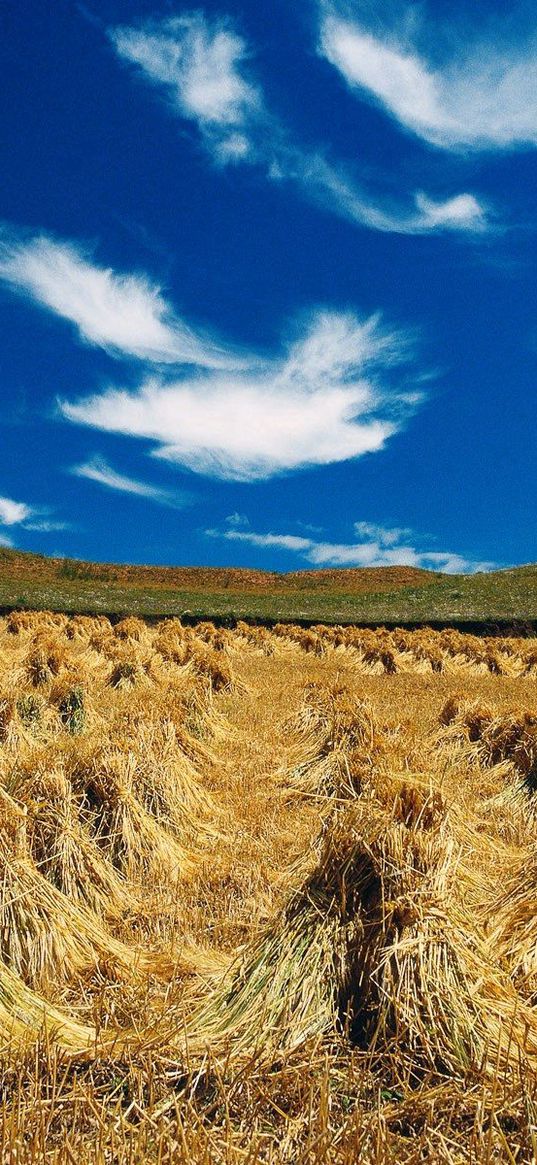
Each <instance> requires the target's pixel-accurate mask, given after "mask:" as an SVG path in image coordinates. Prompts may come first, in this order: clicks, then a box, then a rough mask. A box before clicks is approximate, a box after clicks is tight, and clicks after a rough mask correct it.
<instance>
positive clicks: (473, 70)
mask: <svg viewBox="0 0 537 1165" xmlns="http://www.w3.org/2000/svg"><path fill="white" fill-rule="evenodd" d="M386 10H387V9H386V4H381V5H380V9H379V11H376V13H375V17H376V19H375V26H374V29H373V30H372V28H371V26H370V25H369V24H368V22H367V19H364V20H360V19H359V18H358V17H357V16H356V15H354V13H356V6H355V7H354V8H350V10H349V6H348V5H345V6H343V5H342V4H338V3H337V2H335V3H334V2H331V0H325V2H321V4H320V35H319V52H320V54H321V55H322V56H323V57H325V58H326V60H328V61H329V62H330V63H331V64H332V65H333V66H334V67H335V68H336V69H337V70H338V71H339V73H340V74H341V76H342V77H343V78H344V80H345V81H346V83H347V84H348V85H349V87H350V88H351V89H354V90H357V91H358V92H359V94H361V95H362V96H364V97H366V98H369V99H370V100H372V101H375V102H376V103H377V104H378V105H380V106H381V107H382V108H383V109H384V110H386V112H387V113H389V114H390V115H391V116H392V117H393V118H394V119H395V120H396V121H398V122H399V124H400V125H401V126H402V127H404V129H406V130H408V131H410V132H411V133H414V134H416V135H417V136H418V137H420V138H422V139H423V140H424V141H426V142H428V143H429V144H430V145H433V146H437V147H439V148H441V149H445V150H454V151H464V150H483V149H485V150H506V149H517V148H524V147H533V146H535V145H537V85H536V75H537V36H536V35H535V31H534V29H528V35H527V37H526V39H525V40H524V41H519V42H518V43H516V44H512V43H511V44H505V43H502V40H501V39H500V36H503V29H498V27H496V26H492V27H491V28H490V31H489V32H488V35H487V30H486V28H485V31H484V33H482V34H481V35H480V36H479V38H476V37H474V38H473V39H469V38H468V36H467V35H463V34H462V33H461V34H460V35H459V36H458V37H457V36H456V35H454V31H453V29H452V33H451V38H450V42H451V43H450V53H449V56H446V54H444V56H445V58H446V59H445V60H444V61H443V62H442V63H441V64H439V63H437V60H438V47H437V46H438V41H439V40H440V39H441V37H440V36H439V33H442V31H443V30H442V28H441V27H439V26H438V25H434V24H433V23H431V24H430V25H426V24H425V23H424V22H422V21H420V20H417V19H416V9H415V8H411V7H410V6H408V5H407V6H406V7H405V6H399V7H397V8H396V9H395V12H396V17H395V19H391V20H390V19H389V16H390V11H392V12H393V11H394V10H393V9H392V10H389V9H388V10H387V11H388V28H387V31H383V32H382V33H379V31H378V23H379V17H380V16H381V14H382V12H383V11H386ZM358 11H359V9H358ZM349 13H350V14H349ZM410 14H413V17H414V18H413V19H412V20H410V19H409V15H410ZM485 17H486V13H485ZM418 40H421V42H422V43H424V45H425V46H426V47H425V48H424V50H422V51H420V48H419V46H418V44H417V41H418ZM428 50H429V51H428Z"/></svg>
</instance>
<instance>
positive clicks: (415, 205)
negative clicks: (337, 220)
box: [109, 12, 487, 234]
mask: <svg viewBox="0 0 537 1165" xmlns="http://www.w3.org/2000/svg"><path fill="white" fill-rule="evenodd" d="M109 35H110V38H111V41H112V43H113V45H114V47H115V49H116V51H117V53H118V54H119V56H120V57H121V58H122V59H123V60H126V61H128V62H129V63H130V64H132V65H135V66H136V67H137V68H138V69H139V70H140V71H141V73H142V75H143V77H144V78H145V79H146V80H147V81H149V82H150V83H152V84H153V85H156V86H158V87H160V88H162V89H163V91H164V92H165V93H166V94H167V95H168V97H169V98H170V99H171V102H172V107H173V109H174V110H175V112H177V113H178V114H179V115H180V116H181V117H184V118H186V119H189V120H191V121H194V122H195V124H196V125H197V127H198V129H199V131H200V133H201V135H202V139H203V141H204V143H205V146H206V147H207V149H208V150H209V152H210V153H211V155H212V156H213V158H214V159H215V160H216V162H217V163H218V164H219V165H226V164H229V163H235V164H237V163H249V164H255V165H259V166H262V167H263V168H264V169H265V172H266V175H267V177H268V178H269V179H270V180H272V181H275V182H284V181H285V182H293V183H295V184H296V185H297V186H298V187H299V188H300V190H301V191H302V192H303V193H304V195H305V196H306V197H307V198H309V199H310V200H313V201H314V202H316V203H320V204H321V205H322V206H323V207H324V208H325V209H326V210H329V211H330V212H331V213H336V214H338V215H340V216H342V217H344V218H346V219H348V220H349V221H351V222H354V223H357V224H360V225H362V226H367V227H369V228H371V229H373V230H380V231H388V232H397V233H402V234H428V233H432V232H434V231H440V230H452V231H462V232H471V233H472V232H479V231H483V230H484V229H485V228H486V225H487V222H486V209H485V207H484V206H482V205H481V204H480V203H479V202H478V200H477V199H476V198H475V197H474V195H472V194H468V193H464V194H458V195H456V196H455V197H452V198H449V199H447V201H444V202H438V203H435V202H434V201H433V200H432V199H429V198H427V196H426V195H421V194H417V195H414V197H413V198H411V199H409V200H408V205H407V204H406V203H405V202H403V203H401V204H398V203H396V202H393V200H392V202H391V203H388V202H387V200H386V198H383V197H382V196H381V195H377V196H376V197H375V196H374V195H372V194H368V192H367V191H366V190H364V189H362V188H361V187H360V184H359V183H357V181H356V180H355V178H354V177H353V176H351V175H350V174H346V173H345V172H344V171H343V169H342V168H341V167H338V166H334V165H332V164H331V163H329V162H328V161H327V160H326V158H325V157H324V156H323V155H322V154H321V153H319V152H309V151H305V150H302V149H300V148H299V147H297V146H295V145H292V144H290V143H289V141H288V138H287V134H286V133H285V131H284V129H283V127H282V126H281V125H280V124H279V123H278V121H277V119H276V118H275V117H273V116H272V115H271V114H270V113H269V111H268V110H267V107H266V103H265V101H264V97H263V94H262V92H261V90H260V88H259V87H258V86H257V85H256V84H255V83H254V82H253V81H252V80H251V79H250V78H249V77H247V75H246V65H247V60H248V57H249V53H248V49H247V46H246V44H245V41H244V40H243V38H242V37H241V36H239V35H238V34H237V33H236V32H235V31H234V30H233V28H232V26H231V24H230V22H229V21H227V22H224V21H222V20H215V21H212V20H210V19H209V18H207V17H206V16H205V15H204V14H203V13H202V12H195V13H192V14H190V15H187V16H181V17H177V18H174V19H171V20H165V21H162V22H160V23H152V24H149V25H146V26H143V27H142V28H139V29H136V28H119V29H113V30H112V31H111V32H110V34H109Z"/></svg>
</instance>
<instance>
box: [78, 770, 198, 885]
mask: <svg viewBox="0 0 537 1165" xmlns="http://www.w3.org/2000/svg"><path fill="white" fill-rule="evenodd" d="M72 781H73V787H74V789H75V793H76V794H77V795H78V797H79V798H80V802H81V806H82V810H83V812H84V814H85V816H86V820H87V821H88V826H89V828H90V830H91V834H92V836H93V837H94V838H95V840H96V842H97V844H98V846H99V848H100V849H101V851H102V852H103V853H104V854H105V855H107V857H108V858H109V860H110V861H111V862H112V864H113V865H114V866H115V867H117V869H119V870H120V871H121V873H122V874H123V875H124V876H125V877H126V878H127V879H129V880H130V881H132V882H135V883H138V882H140V881H141V882H144V881H146V880H147V879H148V878H149V879H156V880H157V881H161V882H168V883H171V884H173V885H175V883H176V882H177V881H178V880H179V879H180V878H183V877H185V876H188V875H189V874H190V873H191V872H192V870H193V868H194V857H193V855H192V854H191V853H189V852H188V851H187V850H186V849H185V848H184V847H183V846H182V845H181V843H180V842H179V840H178V839H177V837H175V836H174V835H173V834H172V833H171V832H169V830H167V829H165V828H164V826H163V825H162V824H161V823H160V822H159V821H157V820H156V819H155V817H153V816H152V814H151V813H150V812H148V810H147V809H146V808H145V807H144V805H143V804H142V802H141V801H140V799H139V797H138V796H137V795H136V785H137V758H136V756H135V755H134V754H133V753H130V752H127V753H125V752H122V751H121V750H120V749H116V750H104V751H101V752H98V753H96V754H95V755H94V757H93V758H92V759H90V760H87V759H85V758H83V759H82V761H81V764H80V766H79V767H76V766H75V768H74V770H73V774H72Z"/></svg>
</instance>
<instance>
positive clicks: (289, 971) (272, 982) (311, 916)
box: [188, 802, 537, 1080]
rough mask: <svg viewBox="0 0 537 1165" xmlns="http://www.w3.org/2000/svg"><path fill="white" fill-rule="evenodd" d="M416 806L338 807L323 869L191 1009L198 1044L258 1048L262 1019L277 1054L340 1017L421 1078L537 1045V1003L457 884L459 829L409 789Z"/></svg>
mask: <svg viewBox="0 0 537 1165" xmlns="http://www.w3.org/2000/svg"><path fill="white" fill-rule="evenodd" d="M422 808H423V807H422ZM422 808H421V809H420V810H419V812H420V813H421V812H422ZM406 819H407V821H410V824H406V823H405V822H404V821H400V820H396V819H394V816H393V815H391V814H389V813H388V812H386V810H383V809H381V808H375V807H374V806H372V805H367V806H364V805H360V804H356V803H355V804H350V805H349V807H348V808H346V809H344V810H341V811H339V812H338V813H336V815H335V817H334V818H333V820H332V821H331V823H330V825H329V827H328V828H327V830H326V832H325V836H324V841H323V844H322V849H321V853H320V858H319V862H318V865H317V867H316V869H315V870H314V872H313V874H312V875H311V876H310V877H309V878H308V880H307V881H306V883H305V884H304V886H303V887H302V888H301V889H300V890H299V891H298V892H296V893H295V894H293V895H292V897H291V900H290V902H289V903H288V905H287V907H286V908H285V909H284V911H283V912H282V914H281V915H279V916H278V917H277V918H275V919H274V920H273V922H272V923H271V924H270V925H269V926H268V927H267V928H266V930H265V931H264V932H263V933H262V934H261V935H260V936H259V937H258V938H257V939H256V940H254V941H253V942H252V943H251V944H250V945H249V946H247V947H246V948H245V950H244V951H243V953H242V955H241V956H240V958H239V959H238V961H237V962H236V964H235V965H234V966H233V967H232V968H231V970H230V971H229V972H228V973H227V974H226V976H225V977H224V979H223V981H222V983H221V984H220V985H219V986H218V987H217V988H216V989H215V990H214V991H213V992H212V994H211V995H210V996H209V999H208V1000H207V1001H206V1003H205V1004H204V1005H203V1006H202V1008H201V1009H200V1010H199V1011H198V1012H197V1014H195V1015H194V1017H193V1019H192V1021H191V1023H190V1025H189V1028H188V1037H189V1043H190V1046H191V1047H192V1046H203V1045H204V1043H205V1044H207V1043H210V1044H211V1046H212V1047H213V1050H214V1046H215V1044H218V1043H220V1045H221V1046H227V1047H228V1048H229V1047H231V1049H232V1050H235V1051H239V1052H246V1051H247V1050H249V1052H250V1053H251V1052H252V1050H253V1049H254V1047H255V1045H256V1044H257V1042H258V1041H260V1040H261V1032H262V1033H263V1034H262V1044H263V1051H264V1053H265V1054H267V1055H269V1056H270V1055H274V1054H275V1053H276V1052H277V1051H282V1050H283V1049H290V1048H293V1047H296V1046H297V1045H299V1044H301V1043H302V1042H303V1041H305V1040H306V1039H308V1038H310V1037H312V1036H321V1035H325V1034H328V1033H330V1032H332V1034H333V1035H334V1034H335V1033H336V1031H337V1030H339V1031H340V1032H341V1033H344V1034H346V1036H347V1037H348V1038H350V1039H351V1040H352V1041H354V1042H356V1043H358V1044H359V1046H361V1047H363V1048H364V1049H368V1050H369V1051H370V1052H374V1053H375V1054H377V1055H379V1056H381V1057H383V1058H384V1060H383V1062H384V1063H386V1062H387V1061H386V1057H388V1058H389V1063H390V1065H391V1069H392V1070H393V1071H394V1072H395V1074H397V1073H398V1072H399V1073H400V1074H401V1077H403V1076H404V1077H405V1078H407V1079H408V1078H409V1075H410V1076H411V1077H412V1078H413V1079H415V1080H417V1079H418V1077H419V1076H420V1075H424V1074H425V1075H429V1076H435V1075H436V1076H442V1075H446V1074H451V1075H455V1076H463V1077H464V1076H466V1075H468V1074H472V1073H477V1072H478V1071H481V1070H483V1069H485V1070H491V1071H492V1070H493V1069H494V1067H495V1066H496V1065H497V1063H498V1062H501V1063H502V1064H503V1065H504V1066H507V1065H508V1064H509V1062H510V1058H511V1056H513V1057H514V1058H515V1059H516V1056H517V1055H525V1054H526V1051H527V1049H528V1046H529V1048H530V1051H531V1054H532V1055H535V1054H537V1035H536V1025H535V1021H534V1019H533V1016H532V1014H530V1013H529V1012H528V1011H527V1010H526V1011H524V1008H523V1007H522V1009H521V1007H520V1000H519V998H518V997H517V994H516V992H515V990H514V988H513V986H512V984H511V983H510V981H509V978H508V976H507V975H506V974H505V973H503V972H502V971H501V970H500V968H499V967H498V966H496V965H495V964H494V962H493V961H492V959H491V958H490V956H489V954H488V951H487V946H486V943H485V940H484V936H483V934H482V933H481V932H480V930H479V929H478V928H477V927H476V926H475V924H474V923H473V921H472V919H471V917H468V915H467V914H466V913H465V911H464V907H463V905H462V902H461V896H460V894H459V893H458V892H456V889H455V887H456V883H457V879H458V878H459V877H460V873H461V871H460V867H459V861H458V855H457V853H456V851H455V849H454V847H453V844H452V842H450V840H449V837H448V836H447V835H445V834H444V832H443V831H442V830H440V829H439V828H438V827H437V826H436V825H435V827H434V828H431V829H426V828H424V827H423V824H422V826H421V827H420V826H419V825H417V824H416V821H415V820H412V813H410V814H409V812H408V802H407V812H406ZM257 1050H258V1051H259V1048H258V1049H257Z"/></svg>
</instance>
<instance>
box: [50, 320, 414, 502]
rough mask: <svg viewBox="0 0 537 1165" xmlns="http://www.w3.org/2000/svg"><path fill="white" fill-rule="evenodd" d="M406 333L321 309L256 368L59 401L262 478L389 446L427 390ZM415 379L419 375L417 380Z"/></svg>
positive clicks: (104, 423) (208, 463)
mask: <svg viewBox="0 0 537 1165" xmlns="http://www.w3.org/2000/svg"><path fill="white" fill-rule="evenodd" d="M411 356H412V348H411V343H410V339H409V337H408V335H406V334H405V333H403V332H397V331H390V330H389V329H387V328H386V327H384V326H383V325H382V323H381V321H380V319H379V318H378V317H373V318H370V319H365V320H363V319H360V318H358V317H357V316H356V315H354V314H353V313H351V312H346V313H338V312H333V311H318V312H316V313H314V314H313V315H312V316H311V317H310V318H309V319H308V320H307V321H305V322H304V323H303V325H302V332H301V334H299V335H298V336H297V337H296V338H295V339H294V341H293V342H292V343H291V344H290V345H289V346H288V348H287V350H286V351H285V352H284V354H283V355H282V356H280V357H278V358H274V359H273V360H271V361H265V363H264V364H263V363H261V362H257V367H255V365H256V359H255V357H252V365H253V366H254V370H253V371H249V372H243V373H236V374H235V375H234V376H233V377H229V376H226V375H225V374H221V373H217V372H214V373H211V374H208V373H205V374H203V373H200V374H199V375H198V376H196V377H195V378H191V377H184V378H183V379H180V380H172V381H163V380H161V379H159V378H157V377H155V376H153V377H151V378H149V379H148V380H146V381H144V382H143V383H142V385H141V386H140V388H139V389H138V390H137V391H135V392H132V391H128V390H126V389H121V388H115V387H112V388H109V389H106V390H105V391H103V392H102V393H99V394H96V395H94V396H92V397H89V398H88V399H85V400H78V401H62V402H60V406H59V407H60V409H61V412H62V414H63V416H64V417H66V418H67V419H68V420H70V421H74V422H76V423H78V424H83V425H89V426H92V427H93V428H97V429H101V430H104V431H108V432H115V433H122V434H126V435H130V436H132V437H142V438H145V439H148V440H152V441H154V442H155V443H156V445H155V449H154V455H155V456H158V457H161V458H164V459H165V460H168V461H171V462H175V463H177V464H180V465H183V466H185V467H187V468H188V469H191V470H193V471H195V472H197V473H203V474H206V475H209V476H214V477H221V478H225V479H228V480H235V481H255V480H263V479H267V478H269V477H272V476H274V475H275V474H279V473H284V472H286V471H289V470H296V469H300V468H303V467H304V466H311V465H328V464H330V463H331V462H336V461H345V460H348V459H349V458H354V457H360V456H363V455H364V454H365V453H373V452H376V451H378V450H380V449H382V448H383V447H384V445H385V444H386V442H387V441H388V440H389V438H390V437H392V436H393V435H394V434H395V433H397V432H398V431H399V430H400V429H401V428H402V426H403V425H404V423H405V420H406V419H407V417H408V416H409V415H410V414H411V413H412V412H413V411H414V410H415V409H416V408H417V406H418V404H419V402H420V400H421V399H422V397H421V392H420V391H419V389H418V388H416V383H414V384H413V385H409V383H408V380H407V373H406V372H405V371H403V369H402V365H403V364H404V363H405V362H408V361H409V360H410V359H411ZM416 380H419V377H417V375H416V377H415V381H416Z"/></svg>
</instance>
